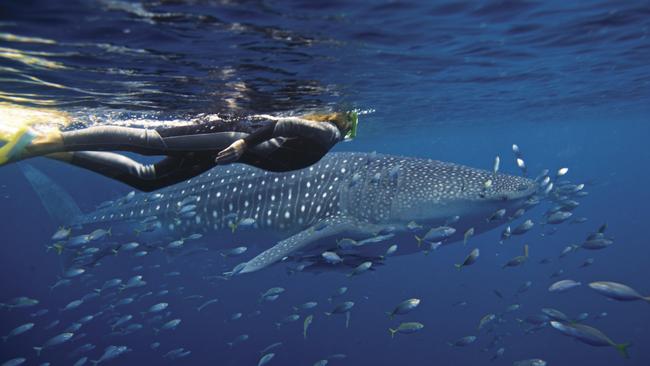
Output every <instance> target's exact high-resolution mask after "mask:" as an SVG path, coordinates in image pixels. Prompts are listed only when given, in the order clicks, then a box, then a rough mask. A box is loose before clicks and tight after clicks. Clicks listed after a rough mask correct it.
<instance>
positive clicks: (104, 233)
mask: <svg viewBox="0 0 650 366" xmlns="http://www.w3.org/2000/svg"><path fill="white" fill-rule="evenodd" d="M107 235H108V236H111V229H110V228H109V229H108V230H104V229H97V230H95V231H93V232H92V233H90V234H88V239H89V240H99V239H101V238H103V237H105V236H107Z"/></svg>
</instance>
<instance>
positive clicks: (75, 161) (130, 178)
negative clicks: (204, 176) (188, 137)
mask: <svg viewBox="0 0 650 366" xmlns="http://www.w3.org/2000/svg"><path fill="white" fill-rule="evenodd" d="M47 157H48V158H52V159H56V160H59V161H63V162H66V163H68V164H71V165H75V166H78V167H81V168H84V169H87V170H90V171H93V172H95V173H98V174H101V175H103V176H106V177H108V178H112V179H115V180H117V181H120V182H122V183H125V184H128V185H129V186H131V187H133V188H136V189H138V190H141V191H145V192H151V191H154V190H157V189H160V188H163V187H166V186H169V185H173V184H176V183H179V182H181V181H183V180H186V179H189V178H192V177H194V176H196V175H198V174H200V173H202V172H204V171H205V170H208V169H209V168H210V167H212V166H213V164H212V163H211V159H203V158H198V159H197V158H193V157H187V156H168V157H166V158H164V159H162V160H160V161H159V162H157V163H154V164H142V163H140V162H138V161H135V160H133V159H131V158H129V157H127V156H124V155H121V154H117V153H112V152H103V151H77V152H64V153H55V154H49V155H47Z"/></svg>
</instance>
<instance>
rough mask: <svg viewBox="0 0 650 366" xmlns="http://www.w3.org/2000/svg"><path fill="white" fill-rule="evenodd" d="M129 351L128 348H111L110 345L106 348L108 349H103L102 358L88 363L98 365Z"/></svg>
mask: <svg viewBox="0 0 650 366" xmlns="http://www.w3.org/2000/svg"><path fill="white" fill-rule="evenodd" d="M129 351H131V349H130V348H128V347H127V346H112V345H111V346H108V347H106V348H105V349H104V354H103V355H102V357H100V358H99V360H96V361H90V362H92V363H93V365H97V364H99V363H102V362H105V361H108V360H112V359H115V358H117V357H118V356H120V355H122V354H124V353H126V352H129Z"/></svg>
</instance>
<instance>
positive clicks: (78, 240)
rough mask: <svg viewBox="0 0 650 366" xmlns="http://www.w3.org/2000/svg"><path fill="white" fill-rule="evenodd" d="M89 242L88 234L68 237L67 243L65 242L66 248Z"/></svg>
mask: <svg viewBox="0 0 650 366" xmlns="http://www.w3.org/2000/svg"><path fill="white" fill-rule="evenodd" d="M89 242H90V235H79V236H75V237H72V238H69V239H68V241H67V243H65V246H66V248H76V247H81V246H83V245H85V244H88V243H89Z"/></svg>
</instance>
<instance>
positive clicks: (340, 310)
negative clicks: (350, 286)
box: [325, 301, 354, 316]
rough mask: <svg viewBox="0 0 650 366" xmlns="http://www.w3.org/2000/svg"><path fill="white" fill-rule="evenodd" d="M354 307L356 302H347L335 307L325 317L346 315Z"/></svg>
mask: <svg viewBox="0 0 650 366" xmlns="http://www.w3.org/2000/svg"><path fill="white" fill-rule="evenodd" d="M352 307H354V302H352V301H346V302H343V303H341V304H339V305H337V306H336V307H334V309H333V310H332V311H330V312H325V315H327V316H330V315H332V314H345V313H347V312H349V311H350V309H352Z"/></svg>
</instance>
